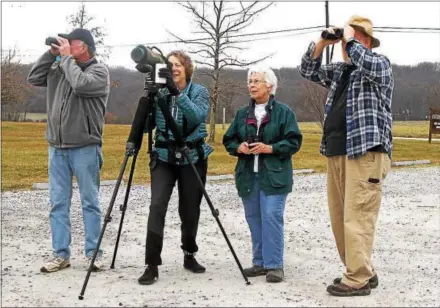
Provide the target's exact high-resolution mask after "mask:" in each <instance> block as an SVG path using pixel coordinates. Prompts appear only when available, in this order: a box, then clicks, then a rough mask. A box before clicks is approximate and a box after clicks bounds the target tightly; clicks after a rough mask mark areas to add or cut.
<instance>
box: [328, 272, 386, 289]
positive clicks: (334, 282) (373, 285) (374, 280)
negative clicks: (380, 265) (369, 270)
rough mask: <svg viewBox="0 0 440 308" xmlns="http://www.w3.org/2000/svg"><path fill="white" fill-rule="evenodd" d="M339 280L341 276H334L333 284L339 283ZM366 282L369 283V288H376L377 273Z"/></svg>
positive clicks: (377, 283) (377, 282) (377, 281)
mask: <svg viewBox="0 0 440 308" xmlns="http://www.w3.org/2000/svg"><path fill="white" fill-rule="evenodd" d="M341 281H342V278H335V279H334V280H333V284H339V283H341ZM368 283H369V284H370V288H371V289H375V288H377V286H378V285H379V277H377V274H376V275H374V276H373V277H371V278H370V279H369V280H368Z"/></svg>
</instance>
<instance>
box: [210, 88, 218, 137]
mask: <svg viewBox="0 0 440 308" xmlns="http://www.w3.org/2000/svg"><path fill="white" fill-rule="evenodd" d="M217 101H218V83H217V82H215V84H214V93H213V94H212V101H211V111H210V114H209V138H208V142H209V143H214V142H215V119H216V114H217V113H216V110H217Z"/></svg>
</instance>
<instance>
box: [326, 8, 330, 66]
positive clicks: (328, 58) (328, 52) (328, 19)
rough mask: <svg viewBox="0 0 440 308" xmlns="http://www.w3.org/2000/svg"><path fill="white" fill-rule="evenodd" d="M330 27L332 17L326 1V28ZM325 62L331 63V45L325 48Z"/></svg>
mask: <svg viewBox="0 0 440 308" xmlns="http://www.w3.org/2000/svg"><path fill="white" fill-rule="evenodd" d="M328 27H330V17H329V14H328V1H325V28H326V29H327V28H328ZM325 60H326V61H325V62H326V64H330V46H327V47H326V48H325Z"/></svg>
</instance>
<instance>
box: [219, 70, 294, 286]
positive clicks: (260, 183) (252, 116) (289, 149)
mask: <svg viewBox="0 0 440 308" xmlns="http://www.w3.org/2000/svg"><path fill="white" fill-rule="evenodd" d="M247 83H248V90H249V94H250V101H249V104H248V105H247V106H245V107H243V108H240V109H239V110H238V111H237V114H236V116H235V118H234V121H233V122H232V123H231V126H230V127H229V129H228V131H227V132H226V134H225V135H224V136H223V145H224V146H225V148H226V150H227V151H228V152H229V153H230V154H231V155H234V156H237V157H238V161H237V165H236V167H235V183H236V187H237V190H238V195H239V196H240V197H241V198H242V201H243V205H244V212H245V217H246V221H247V223H248V225H249V229H250V232H251V238H252V250H253V258H252V263H253V265H252V267H250V268H246V269H245V270H244V272H245V275H246V276H248V277H256V276H260V275H266V281H267V282H280V281H282V280H283V279H284V270H283V259H284V206H285V203H286V198H287V194H288V193H290V192H291V191H292V186H293V170H292V156H293V154H295V153H296V152H298V151H299V149H300V147H301V144H302V134H301V132H300V130H299V128H298V123H297V122H296V117H295V114H294V113H293V111H292V110H291V109H290V108H289V107H288V106H287V105H285V104H283V103H281V102H279V101H277V100H276V99H275V92H276V89H277V77H276V76H275V73H274V72H273V71H272V70H271V69H270V68H268V67H265V66H260V65H257V66H253V67H251V68H250V69H249V71H248V81H247Z"/></svg>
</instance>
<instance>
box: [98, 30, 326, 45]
mask: <svg viewBox="0 0 440 308" xmlns="http://www.w3.org/2000/svg"><path fill="white" fill-rule="evenodd" d="M323 27H324V26H314V27H303V28H291V29H281V30H272V31H265V32H254V33H247V34H237V35H230V36H228V37H227V38H236V37H243V36H255V35H267V34H275V33H282V32H293V31H301V30H311V29H322V28H323ZM206 40H212V38H211V37H201V38H195V39H182V40H174V41H162V42H150V43H143V44H121V45H101V46H99V47H132V46H138V45H159V44H175V43H185V42H186V43H192V42H199V41H206Z"/></svg>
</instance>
